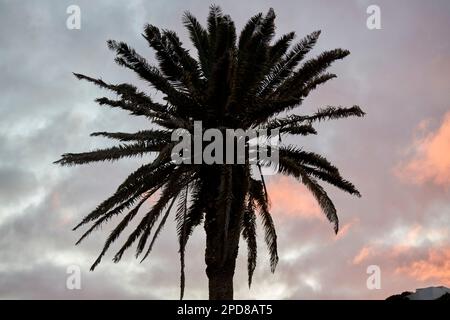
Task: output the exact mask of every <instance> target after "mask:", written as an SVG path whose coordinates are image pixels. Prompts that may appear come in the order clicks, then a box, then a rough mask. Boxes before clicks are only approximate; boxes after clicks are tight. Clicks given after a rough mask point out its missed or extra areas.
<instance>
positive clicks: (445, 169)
mask: <svg viewBox="0 0 450 320" xmlns="http://www.w3.org/2000/svg"><path fill="white" fill-rule="evenodd" d="M426 127H427V125H426V122H421V123H420V124H419V128H418V129H419V131H422V132H423V131H425V130H426ZM412 149H413V154H412V157H411V158H410V159H409V160H408V161H407V162H406V163H403V164H401V165H400V166H398V167H397V168H396V174H397V175H398V176H399V177H400V178H402V179H404V180H406V181H411V182H413V183H416V184H423V183H425V182H432V183H434V184H436V185H438V186H450V112H448V113H447V114H446V115H445V117H444V120H443V122H442V124H441V126H440V128H438V129H437V130H436V132H429V133H428V134H425V136H424V137H422V138H419V139H416V140H415V141H414V142H413V146H412Z"/></svg>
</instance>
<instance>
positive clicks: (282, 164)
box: [279, 158, 339, 233]
mask: <svg viewBox="0 0 450 320" xmlns="http://www.w3.org/2000/svg"><path fill="white" fill-rule="evenodd" d="M279 170H280V172H282V173H284V174H287V175H290V176H293V177H295V178H297V179H299V180H300V181H301V182H302V183H303V184H304V185H305V186H306V187H307V188H308V189H309V191H310V192H311V193H312V195H313V196H314V198H316V200H317V202H318V203H319V205H320V207H321V208H322V210H323V212H324V213H325V216H326V217H327V219H328V220H329V221H330V222H331V223H332V224H333V228H334V232H335V233H337V232H338V231H339V219H338V216H337V213H336V208H335V206H334V204H333V202H332V201H331V199H330V198H329V197H328V194H327V193H326V192H325V190H324V189H323V188H322V186H320V185H319V183H318V182H317V181H316V180H315V179H314V178H312V177H310V176H308V174H306V172H305V171H304V170H303V169H302V168H301V167H300V166H298V165H296V164H295V162H293V161H292V160H288V159H285V158H280V160H279Z"/></svg>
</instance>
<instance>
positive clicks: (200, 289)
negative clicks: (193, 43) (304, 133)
mask: <svg viewBox="0 0 450 320" xmlns="http://www.w3.org/2000/svg"><path fill="white" fill-rule="evenodd" d="M214 3H216V4H219V5H221V6H222V9H223V10H224V11H225V12H226V13H229V14H230V15H231V16H232V17H233V19H234V20H235V22H236V24H237V27H238V29H240V28H241V27H242V26H243V24H244V23H245V22H246V19H248V18H249V17H250V16H252V15H254V14H255V13H257V12H259V11H264V12H266V11H267V10H268V9H269V8H270V7H273V8H274V9H275V11H276V13H277V33H278V34H282V33H285V32H288V31H291V30H294V31H296V33H297V35H298V36H299V37H300V36H303V35H306V34H308V33H310V32H312V31H314V30H317V29H321V30H322V36H321V38H320V41H319V43H318V45H317V46H316V49H315V50H314V51H313V53H312V54H313V55H315V54H317V53H319V52H320V51H321V50H324V49H332V48H336V47H342V48H346V49H349V50H350V51H351V53H352V54H351V55H350V56H349V57H347V58H346V59H345V60H343V61H340V62H338V63H336V64H335V65H334V66H333V67H332V71H333V72H334V73H337V74H338V78H337V79H335V80H333V81H332V82H330V83H328V84H327V85H326V86H323V87H321V88H320V89H319V90H317V91H316V92H314V93H313V94H311V96H310V98H309V99H308V100H307V101H306V102H305V104H304V105H303V106H302V109H299V110H296V112H299V113H301V112H312V111H314V110H316V109H317V108H319V107H323V106H326V105H345V106H351V105H354V104H357V105H360V106H361V107H362V108H363V109H364V110H365V111H366V112H367V116H366V117H365V118H363V119H347V120H341V121H336V122H329V123H324V124H321V125H320V126H319V128H318V129H319V133H320V134H319V135H318V136H315V137H312V138H309V137H308V139H307V140H305V139H298V141H296V142H297V143H298V144H299V145H301V146H305V147H307V148H309V149H311V150H313V151H317V152H320V153H323V154H324V155H325V156H327V157H328V158H329V159H330V160H331V161H333V162H334V163H335V164H336V165H337V166H338V167H339V168H341V171H342V173H343V174H344V176H345V177H346V178H348V179H350V180H351V181H353V182H354V183H355V184H356V185H357V186H358V187H359V189H360V191H361V193H362V195H363V197H362V198H360V199H357V198H352V197H350V196H347V195H345V194H343V193H341V192H336V190H334V189H332V188H327V190H328V191H329V193H330V195H331V196H332V197H333V199H334V201H335V204H336V207H337V209H338V212H339V216H340V220H341V231H340V233H339V235H338V236H335V235H334V234H333V230H332V226H331V225H330V224H329V223H328V222H327V221H326V220H325V219H324V218H323V217H322V215H321V213H320V210H319V208H318V206H317V205H316V203H315V202H314V200H313V199H312V197H311V196H310V195H309V194H308V193H307V192H306V190H305V188H304V187H302V186H301V185H299V184H297V183H296V182H295V181H293V180H290V179H287V178H283V177H275V178H271V179H270V181H269V186H268V187H269V193H270V197H271V202H272V212H273V215H274V219H275V222H276V225H277V230H278V234H279V248H280V249H279V250H280V263H279V265H278V268H277V271H276V273H275V274H273V275H272V274H271V273H270V270H269V263H268V259H267V255H266V252H265V248H264V246H263V243H261V245H260V251H259V260H258V266H257V270H256V273H255V278H254V281H253V283H254V284H253V286H252V288H251V290H249V289H248V287H247V285H246V283H247V281H246V265H245V261H246V256H245V255H246V251H245V248H243V249H242V250H241V252H240V253H241V256H240V258H239V261H238V266H237V271H236V276H235V297H236V298H250V299H260V298H272V299H279V298H283V299H311V298H320V299H333V298H338V299H340V298H342V299H378V298H385V297H387V296H389V295H391V294H393V293H398V292H402V291H405V290H413V289H415V288H418V287H423V286H430V285H446V286H449V287H450V81H449V78H448V77H449V74H450V42H449V41H448V31H449V30H450V2H448V1H445V0H433V1H427V2H425V1H419V0H417V1H409V0H408V1H406V0H397V1H382V0H375V1H363V0H361V1H356V0H355V1H350V0H345V1H339V3H338V2H337V1H331V0H329V1H317V0H314V1H313V0H310V1H304V0H302V1H299V0H291V1H256V0H253V1H252V0H249V1H235V0H233V1H215V2H214ZM72 4H76V5H78V6H79V7H80V8H81V29H80V30H69V29H67V28H66V19H67V17H68V15H67V14H66V8H67V7H68V6H69V5H72ZM209 4H210V3H209V2H208V1H200V0H187V1H181V0H180V1H165V0H151V1H144V0H128V1H115V2H114V4H112V2H111V1H103V0H101V1H100V0H99V1H87V0H86V1H82V0H78V1H75V0H71V1H44V0H42V1H31V0H28V1H26V0H22V1H12V0H10V1H8V0H0V24H1V29H0V44H1V45H0V88H1V95H0V298H4V299H5V298H6V299H8V298H24V299H33V298H44V299H47V298H59V299H74V298H88V299H94V298H111V299H116V298H124V299H127V298H139V299H140V298H147V299H167V298H169V299H176V298H178V294H179V292H178V283H179V280H178V279H179V265H178V254H177V240H176V237H175V227H174V224H173V222H171V223H170V224H169V225H167V226H166V228H165V230H164V232H163V234H162V235H161V237H160V238H159V242H158V243H157V245H156V247H155V249H154V252H153V255H152V256H151V257H150V259H148V260H147V261H145V262H144V263H142V264H139V263H138V261H136V260H135V259H134V258H133V256H132V254H128V255H126V256H125V257H124V258H123V259H122V262H120V263H119V264H114V263H112V261H111V260H110V259H104V262H103V263H102V264H101V265H100V266H99V267H98V268H97V269H96V270H95V271H94V272H89V266H90V264H91V263H92V262H93V261H94V260H95V258H96V255H97V254H98V252H99V250H100V249H101V246H102V243H103V241H104V240H105V237H106V236H107V231H108V230H109V229H110V227H106V228H104V229H103V230H102V231H100V232H98V233H96V234H95V235H93V236H92V237H91V238H89V239H88V240H87V241H85V242H84V243H82V244H81V245H79V246H75V245H74V243H75V241H76V240H77V237H79V236H80V234H81V233H80V232H72V231H71V228H72V227H73V226H74V225H75V224H76V223H77V222H78V221H79V220H80V218H82V217H83V215H85V214H86V213H88V212H89V211H90V210H92V209H93V208H94V207H95V205H96V204H98V203H99V202H100V201H101V200H103V199H104V198H105V197H107V196H108V195H110V194H111V193H112V192H113V191H114V189H115V187H116V186H117V185H118V184H119V183H120V182H121V180H122V179H124V178H125V177H126V176H127V173H129V172H131V170H133V168H135V167H136V166H138V165H139V163H140V161H142V160H139V159H138V160H126V161H122V162H120V163H114V164H99V165H90V166H86V167H75V168H73V167H72V168H61V167H58V166H55V165H53V164H52V162H53V161H54V160H57V159H58V157H59V156H60V155H61V154H62V153H64V152H78V151H80V152H81V151H85V150H89V149H93V148H97V147H102V146H105V145H106V143H107V142H106V141H104V140H103V139H101V138H92V137H89V133H91V132H94V131H105V130H106V131H137V130H138V129H141V128H145V126H147V125H148V124H147V123H145V122H144V121H142V120H139V119H136V118H131V117H129V116H128V115H127V114H126V113H124V112H120V111H116V110H109V109H105V108H102V107H99V106H97V105H96V104H95V103H94V102H93V100H94V98H96V97H98V96H101V95H102V94H103V92H100V90H99V89H97V88H95V87H93V86H91V85H89V84H88V83H82V82H79V81H77V80H76V79H75V78H74V77H73V75H72V74H71V72H80V73H85V74H88V75H92V76H99V77H102V78H103V79H104V80H107V81H109V82H113V83H115V82H127V81H131V82H134V83H136V82H138V80H137V79H136V77H135V76H134V75H133V74H131V73H130V72H128V71H127V70H125V69H123V68H120V67H119V66H116V65H115V64H114V62H113V55H112V53H111V52H110V51H109V50H108V49H107V48H106V43H105V42H106V40H108V39H116V40H126V41H127V42H128V43H129V44H130V45H132V46H133V47H135V48H136V49H137V50H138V51H139V52H140V53H141V54H143V55H145V56H146V57H148V59H149V60H150V61H154V58H153V53H152V52H150V49H149V48H148V47H147V46H146V43H145V40H144V39H143V38H142V37H141V36H140V33H141V31H142V27H143V25H144V24H145V23H151V24H154V25H157V26H160V27H163V28H169V29H173V30H175V31H177V32H178V33H179V35H180V37H181V39H182V40H183V41H184V42H185V43H186V44H187V43H188V37H187V34H186V31H185V30H184V29H183V28H182V24H181V16H182V14H183V12H184V11H185V10H189V11H191V12H192V13H194V14H195V15H196V16H197V17H198V18H199V19H200V20H201V21H205V20H206V15H207V12H208V6H209ZM370 4H377V5H379V7H380V8H381V24H382V29H381V30H369V29H368V28H367V27H366V19H367V17H368V15H367V13H366V9H367V7H368V6H369V5H370ZM242 247H244V246H242ZM203 250H204V234H203V230H202V228H198V229H197V231H196V233H195V235H194V237H193V238H192V239H191V242H190V244H189V247H188V254H187V257H188V261H187V283H186V285H187V290H186V295H185V296H186V298H188V299H189V298H191V299H197V298H207V290H206V288H207V282H206V276H205V274H204V268H205V266H204V256H203V253H204V251H203ZM108 258H112V256H111V255H109V256H108ZM72 265H75V266H79V267H80V268H81V290H68V289H67V288H66V280H67V276H68V274H67V268H68V267H69V266H72ZM370 265H376V266H379V268H380V270H381V289H379V290H369V289H368V288H367V286H366V280H367V277H368V274H367V273H366V271H367V268H368V266H370Z"/></svg>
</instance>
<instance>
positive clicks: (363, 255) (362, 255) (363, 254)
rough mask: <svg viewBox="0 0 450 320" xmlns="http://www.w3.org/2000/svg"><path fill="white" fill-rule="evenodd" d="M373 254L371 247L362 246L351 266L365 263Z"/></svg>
mask: <svg viewBox="0 0 450 320" xmlns="http://www.w3.org/2000/svg"><path fill="white" fill-rule="evenodd" d="M373 254H374V249H373V247H371V246H364V247H362V248H361V250H360V251H359V252H358V254H357V255H356V256H355V257H354V258H353V264H355V265H357V264H360V263H362V262H364V261H366V260H367V259H368V258H369V257H370V256H372V255H373Z"/></svg>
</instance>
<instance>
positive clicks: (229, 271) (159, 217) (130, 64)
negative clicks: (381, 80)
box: [56, 6, 364, 299]
mask: <svg viewBox="0 0 450 320" xmlns="http://www.w3.org/2000/svg"><path fill="white" fill-rule="evenodd" d="M274 20H275V13H274V11H273V9H270V10H269V11H268V13H267V14H266V15H263V14H262V13H259V14H257V15H255V16H253V17H252V18H251V19H250V20H249V21H248V22H247V24H246V25H245V27H244V28H243V30H242V32H241V34H240V36H239V39H237V37H236V30H235V26H234V23H233V21H232V20H231V18H230V17H229V16H228V15H224V14H223V13H222V11H221V9H220V8H219V7H217V6H211V7H210V12H209V16H208V22H207V23H208V25H207V28H206V29H205V28H204V27H202V26H201V24H200V23H199V22H198V21H197V19H196V18H195V17H194V16H192V15H191V14H190V13H189V12H186V13H185V14H184V16H183V24H184V26H185V27H186V28H187V30H188V32H189V35H190V40H191V41H192V43H193V45H194V46H195V48H196V50H197V54H198V56H197V59H195V58H193V57H192V56H191V55H190V54H189V52H188V50H186V49H185V48H184V47H183V45H182V43H181V42H180V40H179V38H178V36H177V35H176V33H174V32H173V31H169V30H160V29H158V28H157V27H155V26H153V25H146V26H145V30H144V33H143V37H144V38H145V39H146V40H147V42H148V44H149V46H150V47H151V48H153V49H154V50H155V51H156V58H157V61H158V65H159V67H155V66H152V65H150V64H148V63H147V61H146V60H145V59H144V58H143V57H142V56H141V55H139V54H138V53H137V52H136V51H135V50H134V49H132V48H131V47H130V46H128V45H127V44H126V43H124V42H117V41H112V40H110V41H108V47H109V48H110V49H111V50H113V51H115V53H116V55H117V56H116V59H115V61H116V62H117V63H118V64H119V65H121V66H124V67H126V68H128V69H131V70H132V71H134V72H135V73H137V74H138V75H139V77H140V78H141V79H142V80H144V81H146V82H148V83H149V84H150V85H152V86H153V88H154V89H156V90H157V91H159V92H160V93H162V95H163V97H164V98H163V99H161V100H160V101H159V102H157V101H154V100H153V99H151V98H150V96H149V95H148V94H146V93H145V92H142V91H140V90H138V89H137V87H135V86H133V85H131V84H127V83H122V84H110V83H107V82H104V81H103V80H101V79H95V78H91V77H88V76H85V75H82V74H75V76H76V77H77V78H78V79H83V80H87V81H89V82H92V83H94V84H96V85H98V86H99V87H101V88H104V89H107V90H110V91H112V92H114V93H115V94H117V97H118V99H117V100H113V99H110V98H107V97H103V98H98V99H96V101H97V102H98V103H99V104H100V105H106V106H109V107H113V108H121V109H124V110H126V111H129V112H130V114H132V115H135V116H142V117H146V118H148V119H149V120H150V121H151V122H152V123H153V124H154V125H156V126H152V127H151V128H149V129H148V130H143V131H138V132H135V133H122V132H95V133H92V134H91V135H92V136H102V137H106V138H110V139H114V140H118V141H120V142H121V144H119V145H117V146H114V147H111V148H106V149H100V150H95V151H91V152H84V153H67V154H64V155H62V158H61V159H60V160H58V161H56V163H59V164H61V165H79V164H86V163H91V162H97V161H114V160H118V159H121V158H126V157H133V156H143V155H144V154H148V153H154V154H155V159H154V160H153V161H150V162H149V163H146V164H144V165H142V166H141V167H140V168H138V169H137V170H136V171H134V172H133V173H131V174H130V175H129V176H128V178H127V179H126V180H125V181H124V182H123V183H122V184H121V185H120V186H119V187H118V188H117V191H116V192H115V193H114V194H113V195H112V196H111V197H110V198H108V199H106V200H105V201H103V202H102V203H101V204H100V205H98V206H97V207H96V208H95V209H94V210H93V211H92V212H91V213H90V214H89V215H87V216H86V217H85V218H84V219H83V220H82V221H81V222H80V223H79V224H78V225H77V226H76V227H75V228H74V230H75V229H78V228H79V227H81V226H84V225H88V224H89V225H90V226H89V228H88V229H87V230H86V231H85V232H84V234H83V235H82V236H81V238H80V240H79V241H78V242H77V244H78V243H80V242H81V241H82V240H83V239H85V238H86V237H87V236H88V235H89V234H90V233H91V232H92V231H94V230H96V229H98V228H99V227H100V226H102V225H103V224H104V223H106V222H107V221H108V220H109V219H111V218H112V217H114V216H117V215H122V220H121V221H120V222H119V223H118V224H117V225H116V227H115V228H114V229H113V231H112V232H111V234H110V235H109V237H108V238H107V240H106V242H105V245H104V247H103V250H102V251H101V253H100V255H99V257H98V258H97V260H96V261H95V262H94V264H93V265H92V267H91V270H94V269H95V267H96V266H97V265H98V264H99V263H100V261H101V259H102V258H103V256H104V255H105V253H106V252H107V250H108V248H109V247H110V246H111V244H112V243H113V242H114V241H115V240H116V239H118V237H119V235H121V234H122V233H123V232H124V230H125V229H126V227H127V225H128V224H129V223H130V222H131V221H132V220H133V219H137V220H138V221H137V222H136V227H135V228H134V229H133V230H131V232H130V234H129V236H128V238H126V240H125V242H124V243H123V245H122V246H121V248H120V249H119V251H118V252H117V253H116V254H115V256H114V258H113V261H114V262H118V261H119V260H121V258H122V256H123V254H124V252H125V251H126V250H127V249H129V248H130V247H131V246H132V245H133V244H134V243H137V246H136V257H140V258H141V260H144V259H145V258H146V257H147V256H148V254H149V253H150V251H151V250H152V248H153V245H154V243H155V239H156V238H157V236H158V235H159V234H160V232H161V230H162V228H163V226H164V224H165V222H166V221H167V218H168V216H169V214H170V212H171V209H172V207H173V206H174V205H175V206H176V214H175V219H176V223H177V233H178V242H179V254H180V262H181V281H180V282H181V283H180V288H181V290H180V291H181V298H182V297H183V293H184V283H185V275H184V259H185V249H186V243H187V241H188V239H189V237H190V236H191V234H192V232H193V230H194V228H195V227H196V226H199V225H201V224H203V226H204V229H205V231H206V250H205V262H206V274H207V276H208V279H209V298H210V299H232V298H233V275H234V271H235V264H236V257H237V255H238V245H239V240H240V237H241V236H242V237H243V239H244V240H245V241H246V244H247V246H248V285H249V286H250V285H251V282H252V275H253V272H254V270H255V267H256V256H257V241H256V216H257V215H258V216H259V217H260V219H261V222H262V227H263V229H264V233H265V242H266V244H267V246H268V250H269V252H270V267H271V271H272V272H274V271H275V267H276V265H277V262H278V253H277V235H276V232H275V227H274V223H273V220H272V217H271V214H270V212H269V200H268V199H269V196H268V194H267V191H266V187H265V183H264V177H263V175H262V174H261V171H259V172H258V171H257V170H256V171H254V170H251V167H250V164H249V163H248V162H246V163H245V164H233V165H227V164H213V165H206V164H174V163H173V162H172V161H171V150H172V148H173V146H174V142H173V141H172V140H171V134H172V132H173V131H174V130H176V129H178V128H184V129H186V130H189V131H190V132H191V131H192V130H193V129H192V128H193V122H194V121H201V122H202V125H203V128H204V129H207V128H222V129H223V128H242V129H244V130H245V129H248V128H266V129H274V128H278V129H279V132H280V139H281V137H282V136H286V135H301V136H306V135H310V134H316V130H315V129H314V127H313V124H314V123H316V122H318V121H321V120H328V119H337V118H345V117H350V116H358V117H361V116H363V115H364V112H363V111H362V110H361V109H360V108H359V107H358V106H353V107H331V106H328V107H325V108H322V109H319V110H318V111H317V112H316V113H314V114H312V115H298V114H291V115H289V111H292V110H293V109H294V108H295V107H297V106H299V105H300V104H301V103H302V101H303V99H305V98H306V97H307V96H308V94H309V92H310V91H311V90H313V89H315V88H316V87H317V86H318V85H320V84H323V83H325V82H327V81H328V80H330V79H333V78H335V77H336V76H335V75H334V74H332V73H327V72H326V70H327V68H328V67H329V66H330V65H331V63H332V62H334V61H335V60H340V59H342V58H344V57H346V56H347V55H348V54H349V51H347V50H342V49H335V50H331V51H325V52H323V53H321V54H320V55H318V56H317V57H315V58H312V59H310V60H307V61H305V62H303V61H304V58H305V55H306V54H307V53H308V52H309V51H310V50H311V49H312V48H313V46H314V45H315V43H316V41H317V39H318V37H319V35H320V31H316V32H313V33H311V34H310V35H308V36H306V37H305V38H303V39H302V40H300V41H299V42H298V43H296V44H295V45H293V46H291V42H292V41H293V40H294V37H295V34H294V32H290V33H287V34H285V35H283V36H281V37H280V38H279V39H277V40H276V41H272V39H273V38H274V33H275V25H274ZM162 101H163V102H162ZM271 165H273V163H270V162H267V161H266V162H263V161H261V162H260V163H258V168H259V169H261V166H263V167H264V166H271ZM278 168H279V172H280V173H281V174H284V175H288V176H292V177H294V178H296V179H298V180H299V181H300V182H302V183H303V184H304V185H305V186H306V187H307V188H308V189H309V190H310V191H311V193H312V194H313V196H314V197H315V198H316V199H317V201H318V203H319V204H320V206H321V208H322V209H323V212H324V213H325V215H326V217H327V218H328V220H329V221H330V222H331V223H332V224H333V225H334V231H335V232H338V216H337V214H336V208H335V206H334V205H333V202H332V201H331V200H330V198H329V197H328V195H327V193H326V191H325V190H324V189H323V187H322V186H321V185H320V184H319V180H321V181H324V182H327V183H329V184H331V185H333V186H335V187H337V188H339V189H341V190H343V191H346V192H348V193H350V194H352V195H356V196H360V194H359V192H358V191H357V189H356V188H355V186H354V185H353V184H352V183H351V182H349V181H347V180H345V179H344V178H342V177H341V175H340V173H339V171H338V169H337V168H336V167H335V166H333V165H332V164H331V163H330V162H328V161H327V160H326V159H325V158H324V157H322V156H321V155H318V154H315V153H313V152H308V151H304V150H303V149H301V148H298V147H295V146H291V145H288V146H284V145H280V146H279V163H278ZM255 172H256V173H258V174H256V173H255ZM157 191H159V192H160V193H158V195H159V196H158V200H157V201H156V203H155V204H154V205H153V206H152V208H151V209H150V210H149V211H147V212H145V213H143V214H142V215H141V217H140V218H138V215H139V209H140V208H141V207H142V205H143V204H144V203H145V202H146V201H147V200H148V199H149V197H151V196H152V195H155V193H156V192H157ZM176 201H177V203H176V204H175V202H176ZM125 213H126V214H125ZM139 219H140V220H139ZM152 231H153V233H152Z"/></svg>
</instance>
